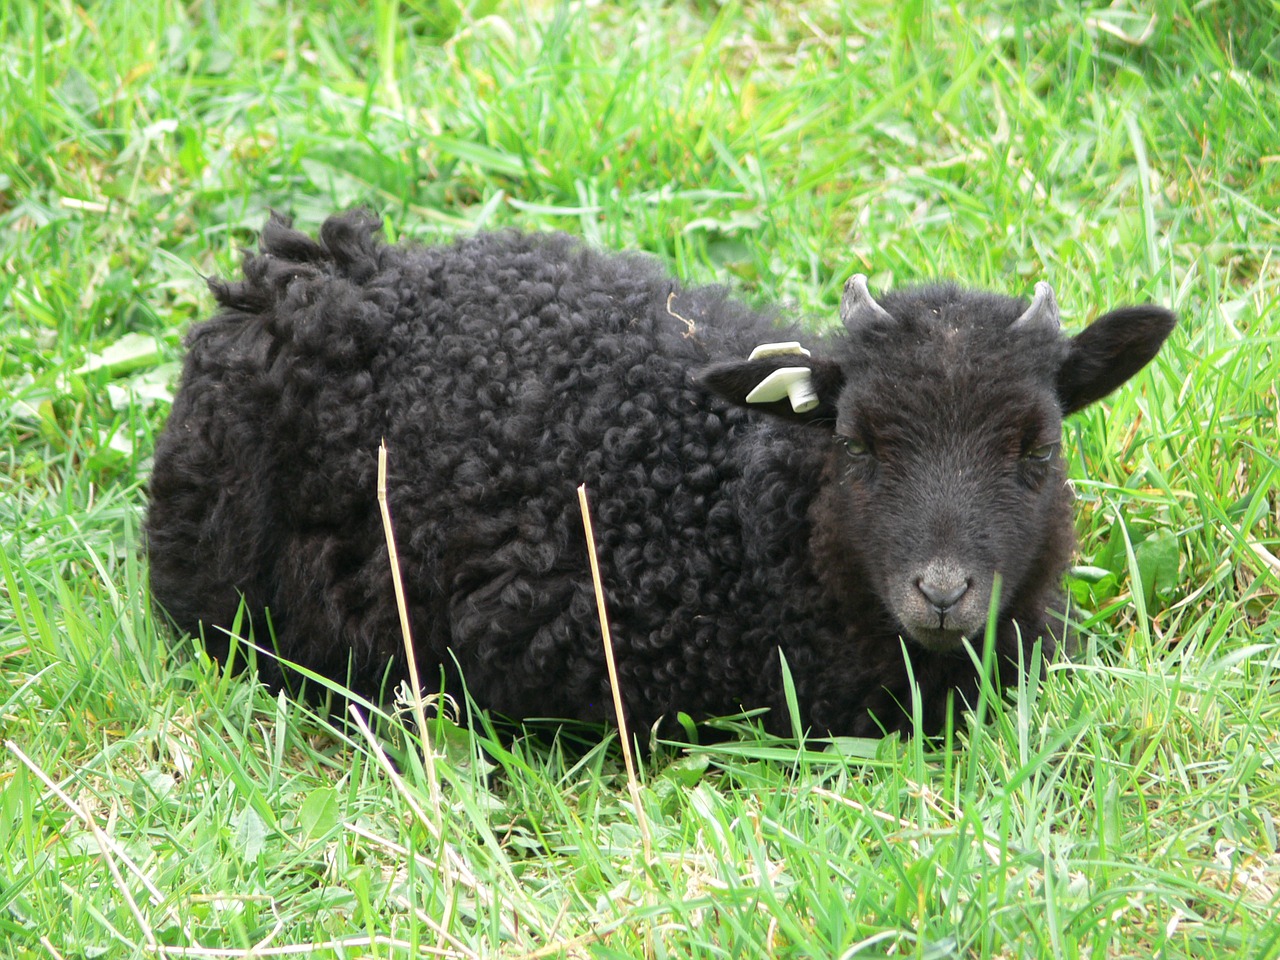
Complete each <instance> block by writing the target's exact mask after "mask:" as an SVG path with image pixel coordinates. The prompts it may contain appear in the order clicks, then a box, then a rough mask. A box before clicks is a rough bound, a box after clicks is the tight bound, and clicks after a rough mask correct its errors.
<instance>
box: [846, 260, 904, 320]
mask: <svg viewBox="0 0 1280 960" xmlns="http://www.w3.org/2000/svg"><path fill="white" fill-rule="evenodd" d="M873 318H875V319H880V320H889V321H892V320H893V317H892V316H891V315H890V314H889V311H887V310H886V309H885V308H884V307H882V306H880V304H878V303H876V301H875V298H874V297H872V296H871V291H870V290H868V289H867V275H866V274H865V273H855V274H854V275H853V276H852V277H850V278H849V279H848V280H847V281H845V285H844V296H843V297H842V298H841V299H840V321H841V322H842V323H843V324H844V325H845V326H846V327H848V328H849V329H851V330H852V329H853V328H854V327H856V326H858V325H860V324H863V323H866V322H867V321H869V320H871V319H873Z"/></svg>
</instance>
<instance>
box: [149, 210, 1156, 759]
mask: <svg viewBox="0 0 1280 960" xmlns="http://www.w3.org/2000/svg"><path fill="white" fill-rule="evenodd" d="M379 226H380V225H379V222H378V220H377V219H376V218H374V217H372V216H370V215H368V214H367V213H363V212H355V213H350V214H346V215H343V216H338V217H333V218H331V219H330V220H328V221H327V222H326V223H325V224H324V225H323V227H322V228H321V230H320V234H319V238H318V239H313V238H311V237H309V236H306V235H304V234H303V233H300V232H297V231H295V230H293V229H291V226H290V223H289V221H288V220H286V219H284V218H280V217H273V218H272V219H271V220H270V222H269V223H268V224H267V225H266V227H265V229H264V231H263V234H262V244H261V252H260V253H258V254H254V255H249V256H247V257H246V259H245V263H244V275H243V278H242V279H239V280H235V281H227V282H223V281H215V282H212V283H211V287H212V289H213V292H214V294H215V296H216V298H217V301H218V303H219V305H220V311H219V312H218V313H217V315H216V316H214V317H213V318H212V319H210V320H207V321H205V322H203V323H201V324H199V325H198V326H196V327H195V328H194V329H193V330H192V331H191V334H190V336H189V338H188V340H187V344H188V348H189V350H188V354H187V358H186V363H185V367H184V371H183V376H182V382H181V386H180V388H179V390H178V393H177V396H176V398H175V402H174V407H173V412H172V415H171V417H170V420H169V423H168V425H167V427H166V429H165V431H164V433H163V435H162V436H161V437H160V439H159V441H158V443H157V447H156V455H155V468H154V473H153V475H152V479H151V508H150V514H149V517H148V521H147V543H148V551H149V554H150V562H151V584H152V590H153V594H154V598H155V600H156V601H157V602H158V603H159V604H160V605H161V606H162V607H163V608H164V609H165V610H166V611H167V612H168V614H169V615H170V616H171V617H172V619H173V621H174V622H175V623H176V625H177V626H178V627H179V628H180V629H182V630H185V631H189V632H196V631H199V630H200V629H201V627H202V626H203V629H204V637H205V643H206V646H207V648H208V650H209V652H210V653H211V654H212V655H213V656H215V657H218V658H225V657H226V656H227V652H228V644H227V641H226V638H225V633H224V632H223V630H222V629H219V628H228V627H230V626H231V625H232V623H233V621H234V620H235V618H236V615H237V611H238V610H239V609H240V607H241V603H242V600H243V603H244V608H245V611H246V612H247V614H248V617H249V620H250V621H251V623H252V625H253V626H254V627H255V628H256V630H257V636H258V638H259V642H263V643H270V642H271V641H269V640H267V639H266V637H267V636H268V633H267V619H268V617H267V615H268V612H269V618H270V629H271V631H272V634H273V636H274V643H275V645H276V647H277V649H278V650H279V653H280V654H281V655H282V656H284V657H286V658H288V659H289V660H292V661H295V662H297V663H299V664H302V665H304V666H306V667H308V668H310V669H311V670H314V671H317V672H319V673H321V674H323V675H326V676H330V677H333V678H335V679H338V680H341V681H344V682H349V683H351V685H352V686H353V687H354V688H355V689H357V690H360V691H363V692H365V693H369V694H373V693H376V691H377V690H378V689H379V688H380V687H381V685H382V683H383V682H384V680H385V679H386V676H387V673H388V668H390V676H391V678H392V679H393V680H394V679H395V678H396V677H398V676H402V675H403V674H402V667H401V666H400V664H401V661H402V656H400V651H399V644H400V633H399V627H398V621H397V615H396V607H395V602H394V598H393V594H392V589H391V580H390V570H389V565H388V561H387V553H386V544H385V542H384V540H383V533H382V527H381V524H380V521H379V517H378V513H377V503H376V500H375V473H376V464H377V449H378V445H379V442H380V441H381V440H382V439H383V438H385V439H386V443H387V446H388V448H389V451H390V471H389V478H388V490H389V500H390V505H391V508H392V511H393V515H394V517H395V522H396V528H397V539H398V545H399V550H400V556H401V563H402V568H403V574H404V580H405V585H406V591H407V599H408V604H409V611H410V617H411V621H412V625H413V629H414V633H415V642H416V645H417V657H418V662H419V664H420V666H421V668H422V672H423V675H424V677H425V678H426V679H427V680H428V681H431V680H432V679H433V678H434V677H435V676H436V675H437V674H438V673H439V672H442V673H443V675H444V677H445V683H446V686H447V687H448V688H450V689H453V690H455V691H456V690H458V689H460V684H461V680H462V678H465V682H466V685H467V689H468V690H469V692H470V693H471V695H472V696H473V697H474V698H475V700H476V701H477V702H478V703H479V704H481V705H482V706H484V707H486V708H489V709H490V710H492V711H495V712H497V713H501V714H504V715H507V716H509V717H513V718H528V717H576V718H582V719H589V720H601V719H606V718H608V717H609V716H610V714H611V709H612V708H611V700H610V693H609V685H608V680H607V678H606V675H605V669H604V659H603V653H602V649H601V644H600V629H599V625H598V623H597V621H596V610H595V601H594V597H593V593H592V588H591V582H590V577H589V574H588V570H587V556H586V549H585V544H584V540H583V534H582V527H581V520H580V516H579V513H578V505H577V499H576V496H575V488H576V486H577V485H578V484H579V483H583V482H585V483H586V484H587V486H588V489H589V491H590V495H591V500H592V509H593V514H594V520H595V525H596V532H597V538H598V542H599V549H600V555H601V561H602V566H603V576H604V582H605V586H606V591H607V594H608V599H609V607H610V614H611V618H612V621H611V627H612V631H613V637H614V644H615V649H616V655H617V661H618V668H619V674H620V678H621V685H622V694H623V699H624V702H625V704H626V709H627V711H628V713H629V719H630V721H631V722H632V723H633V724H635V725H637V726H638V727H640V728H645V727H648V726H649V725H651V724H652V723H654V722H656V721H658V720H659V719H661V718H663V717H666V718H671V717H674V715H675V714H676V712H678V711H682V712H685V713H688V714H690V715H692V716H694V717H708V716H714V715H724V714H729V713H733V712H736V711H738V710H740V709H742V708H744V707H745V708H752V707H769V708H771V712H770V714H769V717H770V718H771V719H770V721H769V722H770V723H771V724H772V725H773V726H775V727H778V728H782V729H786V728H787V727H788V725H789V724H788V721H787V711H786V709H785V707H784V702H783V683H782V672H781V669H780V658H779V651H781V652H782V653H784V654H785V657H786V662H787V665H788V667H789V669H790V671H791V674H792V676H793V677H794V680H795V685H796V689H797V692H798V698H799V703H800V707H801V710H802V714H803V717H802V719H803V722H804V723H805V725H806V726H808V727H809V728H810V729H812V730H814V731H815V732H833V733H837V734H855V735H877V734H879V733H880V732H882V731H889V730H899V729H910V719H909V712H910V709H911V703H912V691H911V690H910V688H909V683H908V676H909V675H908V670H907V665H906V663H905V662H904V649H905V651H906V653H907V655H908V656H909V657H910V661H911V671H912V673H913V675H914V677H915V681H916V683H917V684H918V686H919V698H920V704H921V708H922V714H923V725H924V728H925V729H926V730H927V731H935V730H937V729H938V728H939V727H940V726H941V724H942V723H943V722H944V720H945V718H946V716H947V712H948V710H950V709H951V707H950V706H949V704H950V703H951V702H953V700H954V699H955V698H952V697H950V696H949V694H950V693H951V691H957V692H958V693H959V695H960V697H959V700H964V699H970V700H971V699H972V697H973V696H974V693H975V691H976V689H977V677H976V675H975V671H974V669H973V666H972V662H971V659H970V657H969V655H968V653H967V652H966V651H965V650H964V640H965V639H966V638H968V639H976V640H978V641H979V643H978V645H979V646H980V640H981V637H982V634H983V628H984V627H985V623H986V619H987V606H988V604H989V603H990V598H991V596H992V583H993V580H994V577H995V575H996V574H997V573H998V574H999V575H1000V578H1001V580H1002V583H1003V587H1002V591H1001V593H1000V601H999V622H998V628H997V639H996V642H997V647H998V649H997V653H998V657H997V659H998V662H999V664H1000V673H1001V675H1002V677H1003V679H1004V680H1005V681H1009V680H1011V679H1013V677H1014V676H1015V671H1016V663H1017V662H1018V659H1019V657H1020V656H1021V657H1023V658H1025V659H1027V660H1029V659H1030V657H1029V651H1030V648H1031V646H1032V645H1033V644H1034V643H1035V642H1037V641H1039V642H1041V643H1042V645H1043V646H1044V648H1045V649H1046V652H1051V651H1052V648H1053V647H1054V645H1055V642H1056V636H1057V634H1058V633H1060V631H1059V630H1056V629H1055V628H1054V622H1055V617H1054V615H1053V613H1052V612H1051V611H1052V610H1053V609H1054V607H1055V606H1056V605H1057V604H1058V603H1059V598H1060V581H1061V577H1062V573H1063V571H1064V568H1065V566H1066V565H1067V562H1068V559H1069V557H1070V553H1071V549H1072V546H1073V532H1072V520H1071V509H1070V495H1069V493H1068V490H1067V488H1066V486H1065V482H1064V470H1063V464H1062V458H1061V457H1060V456H1059V455H1058V453H1057V444H1058V442H1059V440H1060V437H1061V418H1062V416H1063V415H1064V414H1066V413H1069V412H1071V411H1072V410H1074V409H1078V408H1079V407H1081V406H1083V405H1084V404H1086V403H1090V402H1092V401H1093V400H1096V399H1098V398H1099V397H1101V396H1103V395H1105V394H1106V393H1107V392H1109V391H1110V390H1112V389H1114V388H1115V387H1116V386H1118V385H1119V384H1120V383H1122V382H1123V381H1124V380H1125V379H1127V378H1128V377H1129V376H1131V375H1132V374H1133V373H1134V372H1136V371H1137V370H1138V369H1140V368H1141V367H1142V366H1143V365H1144V364H1145V363H1146V362H1147V361H1148V360H1150V358H1151V357H1152V356H1154V354H1155V353H1156V351H1157V350H1158V349H1159V346H1160V344H1161V343H1162V342H1163V340H1164V338H1165V336H1166V335H1167V334H1168V332H1169V330H1170V329H1171V327H1172V325H1173V315H1172V314H1170V313H1169V312H1168V311H1165V310H1162V309H1160V308H1157V307H1133V308H1127V309H1123V310H1118V311H1115V312H1113V313H1111V314H1109V315H1107V316H1105V317H1103V318H1102V319H1100V320H1099V321H1098V322H1097V323H1095V324H1094V325H1093V326H1092V327H1090V328H1088V330H1086V331H1085V332H1084V333H1083V334H1081V335H1079V336H1077V337H1075V338H1074V339H1068V338H1066V337H1064V336H1062V335H1061V333H1060V332H1059V331H1058V330H1057V323H1056V318H1057V308H1056V305H1055V304H1053V303H1052V294H1051V292H1050V293H1049V294H1048V297H1049V299H1048V301H1047V306H1046V303H1045V302H1042V301H1043V299H1044V298H1043V297H1041V296H1037V299H1036V301H1035V303H1034V304H1033V305H1032V307H1030V308H1028V306H1027V303H1026V302H1025V301H1021V300H1017V299H1013V298H1008V297H1002V296H997V295H993V294H981V293H969V292H965V291H963V290H960V289H959V288H956V287H953V286H933V287H924V288H919V289H914V290H908V291H902V292H898V293H894V294H889V295H886V296H884V297H882V298H881V299H880V301H879V303H878V304H877V303H876V302H875V301H873V300H871V299H870V297H869V295H865V294H866V290H865V285H859V284H855V283H853V282H851V284H850V286H849V288H848V289H847V293H846V298H845V303H844V305H843V306H842V318H843V319H844V321H845V322H844V325H843V327H842V328H841V329H840V330H839V331H838V332H833V333H831V334H829V335H828V336H826V337H822V338H818V337H814V336H812V335H805V334H803V333H802V332H801V331H799V330H798V329H795V328H791V327H787V326H785V325H779V324H778V323H777V322H776V318H775V316H774V314H773V313H771V312H767V311H759V310H755V309H752V308H750V307H748V306H745V305H743V304H742V303H740V302H737V301H735V300H733V299H731V298H730V297H729V296H728V294H727V293H726V291H724V290H723V289H719V288H709V287H702V288H682V287H681V286H680V285H679V284H677V283H676V282H675V281H674V280H672V279H671V278H670V277H669V276H667V275H666V274H665V273H664V272H663V271H662V270H661V269H660V268H659V266H658V265H657V264H656V263H655V262H654V261H653V260H651V259H649V258H647V257H644V256H638V255H625V254H624V255H619V254H613V253H601V252H597V251H594V250H591V249H589V248H587V247H585V246H583V245H582V244H581V243H580V242H578V241H576V240H574V239H571V238H569V237H566V236H561V235H522V234H517V233H492V234H482V235H479V236H475V237H471V238H468V239H464V240H460V241H458V242H456V243H454V244H452V245H446V246H438V247H411V246H388V245H385V244H383V243H381V241H380V240H379V239H378V233H379ZM1050 307H1051V308H1052V309H1050ZM1050 314H1051V316H1050ZM1027 315H1031V322H1026V318H1027ZM1019 318H1022V320H1019ZM1015 321H1019V322H1017V323H1016V324H1015ZM1049 321H1052V322H1049ZM788 339H797V340H807V341H809V342H808V345H809V346H810V347H812V348H813V352H814V356H813V357H804V356H800V355H793V356H788V357H782V358H777V357H775V358H769V359H763V360H753V361H748V360H746V359H745V358H746V357H747V355H748V353H749V352H750V351H751V349H752V347H754V346H755V345H756V344H757V343H760V342H762V341H779V340H788ZM781 366H801V367H806V368H808V375H809V377H810V379H811V382H812V384H813V387H814V389H815V391H816V393H817V395H818V403H817V405H816V406H815V407H814V409H812V410H810V411H808V412H806V413H803V414H801V413H796V412H795V411H794V410H793V409H792V407H791V405H790V404H789V402H788V401H787V400H786V399H783V400H780V401H775V402H768V403H749V402H747V401H746V394H747V393H748V392H749V391H750V390H751V389H752V388H754V387H755V386H756V385H757V384H758V383H759V381H760V380H761V379H763V377H764V376H765V375H766V374H767V373H769V372H770V371H772V370H774V369H777V368H778V367H781ZM900 638H905V641H906V643H905V648H904V644H903V640H902V639H900ZM1020 648H1021V649H1020ZM459 668H460V669H461V674H462V676H461V677H459V675H458V670H459ZM259 669H260V671H261V672H262V673H263V675H264V676H265V678H266V679H267V680H268V681H269V682H272V683H277V684H278V683H280V682H282V681H283V680H285V679H286V674H285V673H284V672H282V671H281V670H280V668H279V667H278V666H275V665H274V664H272V663H265V662H263V660H261V659H260V660H259ZM956 702H958V701H956Z"/></svg>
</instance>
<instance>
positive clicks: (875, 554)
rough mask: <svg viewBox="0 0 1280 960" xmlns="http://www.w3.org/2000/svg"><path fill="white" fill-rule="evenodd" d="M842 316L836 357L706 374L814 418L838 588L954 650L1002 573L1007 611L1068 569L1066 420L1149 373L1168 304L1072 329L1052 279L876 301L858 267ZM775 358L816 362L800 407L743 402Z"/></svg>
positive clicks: (736, 396)
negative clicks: (867, 592) (1022, 297)
mask: <svg viewBox="0 0 1280 960" xmlns="http://www.w3.org/2000/svg"><path fill="white" fill-rule="evenodd" d="M840 315H841V319H842V321H843V322H844V327H845V330H844V335H843V336H841V337H836V338H831V339H829V340H828V341H827V342H826V344H825V346H826V350H825V351H824V352H825V356H804V355H784V356H778V355H767V356H765V357H762V358H757V359H753V360H744V361H729V362H724V363H719V364H716V365H714V366H712V367H710V368H708V369H707V370H704V371H703V372H702V373H701V374H700V375H699V376H698V380H699V382H701V383H702V384H703V386H704V387H706V388H707V389H709V390H710V391H712V392H713V393H716V394H718V395H719V396H721V397H723V398H725V399H727V400H729V401H731V402H733V403H736V404H740V405H743V406H746V407H748V408H751V409H757V410H760V411H761V412H763V413H765V414H769V415H772V416H775V417H781V418H783V419H787V420H791V421H796V422H801V423H805V424H808V425H810V426H811V427H813V428H814V437H815V442H820V443H823V444H825V445H826V447H827V450H828V452H827V454H826V455H827V458H828V466H827V474H826V475H827V478H828V482H827V484H826V486H825V488H824V490H823V492H822V494H821V499H820V513H819V515H818V516H817V520H818V522H820V523H822V524H826V525H829V526H830V528H831V529H829V530H826V531H825V535H826V536H827V537H828V539H830V537H832V536H834V537H835V538H836V541H837V543H838V548H839V549H840V550H841V551H842V553H843V555H844V560H845V562H843V563H841V564H839V565H838V566H840V567H841V568H842V573H841V574H838V575H836V576H837V582H835V583H831V582H830V579H829V578H830V576H831V574H830V572H829V571H828V572H827V574H828V576H827V577H826V579H828V582H829V585H831V586H832V588H833V589H836V590H845V591H850V592H852V591H856V590H860V589H864V588H865V587H866V586H867V585H868V584H869V585H871V586H872V587H873V589H874V592H875V593H876V594H877V595H878V597H879V598H880V600H881V601H882V602H883V604H884V606H885V607H886V608H887V610H888V611H889V612H890V613H891V614H892V615H893V616H894V618H895V619H896V620H897V621H898V624H899V625H900V627H901V629H902V632H903V634H904V635H905V636H907V637H909V638H910V639H912V640H914V641H915V642H916V643H918V644H920V645H921V646H923V647H926V648H929V649H934V650H954V649H958V648H960V646H961V644H962V641H963V639H964V638H966V637H968V638H974V637H975V636H977V635H979V634H980V633H981V632H982V630H983V628H984V627H985V624H986V620H987V613H988V607H989V605H990V602H991V596H992V589H993V583H994V578H995V576H996V575H997V574H998V575H999V576H1000V577H1001V579H1002V581H1003V584H1004V587H1003V592H1002V597H1001V606H1002V613H1004V614H1006V615H1009V614H1010V613H1011V612H1014V611H1013V607H1014V606H1015V605H1016V604H1017V603H1018V602H1019V600H1020V598H1022V597H1023V596H1024V594H1025V593H1026V591H1027V590H1028V589H1032V588H1034V589H1035V590H1037V591H1040V592H1043V589H1044V587H1045V584H1046V582H1047V577H1048V578H1051V579H1052V580H1055V581H1056V580H1057V578H1058V576H1059V575H1060V573H1061V570H1062V567H1063V566H1064V565H1065V563H1066V562H1067V557H1068V555H1069V551H1070V548H1071V544H1072V534H1071V518H1070V496H1069V494H1068V493H1067V490H1066V487H1065V469H1064V465H1063V460H1062V456H1061V453H1060V443H1061V438H1062V418H1063V416H1065V415H1067V414H1070V413H1072V412H1074V411H1076V410H1079V409H1081V408H1082V407H1084V406H1086V405H1087V404H1090V403H1093V402H1094V401H1096V400H1099V399H1101V398H1102V397H1104V396H1106V395H1107V394H1108V393H1110V392H1111V391H1112V390H1114V389H1115V388H1116V387H1118V386H1119V385H1120V384H1122V383H1123V382H1124V381H1125V380H1127V379H1129V378H1130V377H1131V376H1133V374H1135V373H1136V372H1137V371H1138V370H1140V369H1142V367H1143V366H1145V365H1146V364H1147V362H1148V361H1150V360H1151V359H1152V357H1154V356H1155V354H1156V352H1157V351H1158V350H1159V348H1160V345H1161V344H1162V343H1163V342H1164V340H1165V338H1166V337H1167V336H1168V334H1169V332H1170V330H1172V328H1173V325H1174V316H1173V314H1172V313H1170V312H1169V311H1168V310H1164V309H1162V308H1160V307H1154V306H1137V307H1126V308H1123V309H1119V310H1115V311H1112V312H1111V313H1108V314H1106V315H1105V316H1102V317H1101V318H1099V319H1098V320H1097V321H1095V322H1094V323H1093V324H1092V325H1091V326H1090V327H1088V328H1087V329H1086V330H1084V331H1083V332H1082V333H1080V334H1078V335H1076V336H1075V337H1066V336H1064V335H1063V334H1062V332H1061V329H1060V326H1059V322H1058V307H1057V303H1056V302H1055V300H1054V296H1053V291H1052V290H1051V289H1050V287H1049V285H1048V284H1047V283H1041V284H1038V285H1037V287H1036V293H1035V297H1034V299H1033V300H1032V302H1031V303H1030V304H1029V305H1028V304H1027V303H1026V302H1024V301H1018V300H1015V299H1012V298H1008V297H1002V296H997V295H993V294H985V293H973V292H967V291H963V290H960V289H959V288H956V287H954V286H932V287H924V288H920V289H914V290H905V291H901V292H897V293H893V294H890V295H887V296H886V297H884V298H883V299H882V301H881V302H877V301H876V300H875V299H874V298H873V297H872V296H871V294H870V293H869V292H868V290H867V286H866V279H865V277H862V276H856V277H854V278H852V279H851V280H850V281H849V283H848V284H846V286H845V294H844V298H843V301H842V303H841V308H840ZM780 367H790V368H797V367H805V368H808V371H809V377H808V378H809V383H808V384H807V387H808V389H809V393H810V394H811V395H816V398H817V401H816V403H814V402H813V400H812V396H810V399H809V401H808V402H807V403H806V404H804V405H801V406H802V412H797V410H796V409H794V408H793V405H792V402H791V400H790V398H788V397H786V396H782V397H780V398H778V399H772V398H771V397H770V396H766V398H764V400H763V401H762V402H761V397H760V393H759V392H758V391H757V392H756V394H755V397H754V400H755V401H757V402H750V401H748V395H749V394H752V392H753V390H754V389H755V388H756V387H757V385H758V384H759V383H760V382H761V381H763V380H764V379H765V378H766V377H768V376H769V375H770V374H771V373H772V372H773V371H775V370H777V369H779V368H780ZM819 431H820V432H819ZM1046 575H1047V576H1046ZM838 576H844V577H846V579H847V580H849V581H855V580H856V581H857V582H856V583H855V582H845V583H840V582H839V581H838Z"/></svg>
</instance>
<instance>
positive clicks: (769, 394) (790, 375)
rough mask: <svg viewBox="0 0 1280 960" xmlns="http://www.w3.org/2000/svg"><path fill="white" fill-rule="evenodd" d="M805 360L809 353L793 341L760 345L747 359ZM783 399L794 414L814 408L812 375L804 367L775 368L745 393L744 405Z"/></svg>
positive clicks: (815, 399)
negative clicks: (793, 358)
mask: <svg viewBox="0 0 1280 960" xmlns="http://www.w3.org/2000/svg"><path fill="white" fill-rule="evenodd" d="M792 354H794V355H798V356H803V357H807V356H809V351H808V350H806V349H805V348H804V347H802V346H800V344H799V343H798V342H797V341H795V340H788V341H787V342H785V343H762V344H760V346H758V347H756V348H755V349H754V350H752V351H751V356H749V357H748V358H747V359H748V360H760V359H762V358H764V357H784V356H788V355H792ZM783 397H787V398H788V399H789V400H790V401H791V409H792V410H794V411H795V412H796V413H808V412H809V411H810V410H812V409H813V408H814V407H816V406H817V405H818V395H817V394H816V393H814V390H813V376H812V374H811V373H810V371H809V368H808V367H779V368H778V369H777V370H775V371H773V373H771V374H769V375H768V376H767V377H765V378H764V379H763V380H761V381H760V382H759V383H757V384H756V386H755V389H754V390H752V391H751V392H750V393H748V394H747V403H774V402H775V401H777V400H781V399H782V398H783Z"/></svg>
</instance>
